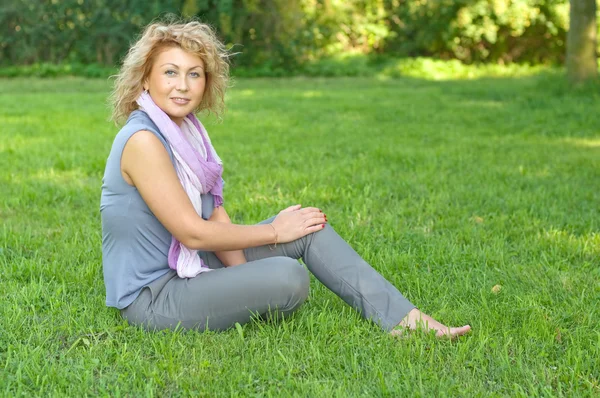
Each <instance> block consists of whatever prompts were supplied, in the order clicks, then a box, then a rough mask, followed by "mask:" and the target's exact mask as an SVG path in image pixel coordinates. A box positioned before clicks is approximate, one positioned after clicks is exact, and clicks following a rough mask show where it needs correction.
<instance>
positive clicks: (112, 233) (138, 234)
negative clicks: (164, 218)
mask: <svg viewBox="0 0 600 398" xmlns="http://www.w3.org/2000/svg"><path fill="white" fill-rule="evenodd" d="M140 130H147V131H150V132H152V133H154V135H156V137H158V139H159V140H160V141H161V142H162V143H163V145H164V146H165V148H166V150H167V152H168V153H169V156H170V157H171V161H172V162H173V161H174V158H173V152H172V151H171V148H170V146H169V145H168V144H167V141H166V139H165V137H164V136H163V135H162V134H161V133H160V131H159V130H158V128H157V127H156V125H155V124H154V123H153V122H152V120H150V118H149V117H148V115H147V114H146V113H144V112H142V111H139V110H136V111H133V112H132V113H131V115H130V116H129V119H128V120H127V123H126V124H125V126H123V128H122V129H121V131H119V133H118V134H117V136H116V137H115V140H114V142H113V145H112V149H111V150H110V154H109V156H108V159H107V161H106V169H105V171H104V178H103V179H102V196H101V199H100V215H101V218H102V268H103V271H104V284H105V286H106V305H107V306H109V307H116V308H118V309H123V308H125V307H127V306H128V305H129V304H131V303H132V302H133V301H134V300H135V299H136V298H137V296H138V295H139V293H140V291H141V290H142V288H143V287H144V286H146V285H148V284H150V283H152V282H153V281H155V280H156V279H158V278H160V277H161V276H163V275H164V274H165V273H166V272H167V271H168V270H169V265H168V262H167V255H168V253H169V247H170V245H171V237H172V236H171V233H169V231H167V230H166V229H165V227H163V225H162V224H161V223H160V222H159V221H158V219H157V218H156V217H155V216H154V214H152V211H150V209H149V208H148V206H147V205H146V202H144V200H143V199H142V197H141V196H140V194H139V192H138V190H137V188H135V187H133V186H131V185H129V184H127V182H126V181H125V180H124V179H123V176H122V175H121V155H122V153H123V148H124V147H125V144H126V143H127V141H128V140H129V138H131V136H132V135H133V134H135V133H136V132H138V131H140ZM213 207H214V200H213V196H212V195H211V194H206V195H202V218H204V219H208V218H209V217H210V215H211V214H212V210H213Z"/></svg>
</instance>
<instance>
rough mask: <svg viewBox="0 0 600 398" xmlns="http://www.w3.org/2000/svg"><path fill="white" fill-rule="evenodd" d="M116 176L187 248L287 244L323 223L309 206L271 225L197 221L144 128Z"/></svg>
mask: <svg viewBox="0 0 600 398" xmlns="http://www.w3.org/2000/svg"><path fill="white" fill-rule="evenodd" d="M121 174H122V175H123V178H124V179H125V181H127V182H128V183H129V184H130V185H133V186H135V187H136V188H137V189H138V191H139V193H140V195H141V196H142V198H143V199H144V201H145V202H146V204H147V205H148V207H149V208H150V210H151V211H152V213H153V214H154V215H155V216H156V218H158V220H159V221H160V222H161V223H162V225H164V227H165V228H166V229H167V230H168V231H169V232H170V233H171V234H173V236H174V237H175V238H176V239H177V240H178V241H180V242H181V243H183V244H184V245H185V246H186V247H188V248H190V249H196V250H207V251H214V252H218V251H231V250H240V249H246V248H248V247H256V246H262V245H266V244H273V243H275V242H282V243H283V242H290V241H292V240H294V239H298V238H301V237H302V236H305V235H308V234H309V233H312V232H316V231H319V230H320V229H322V227H323V225H324V223H325V217H324V215H323V214H322V213H320V210H319V209H316V208H313V207H309V208H303V209H300V208H299V207H295V208H293V209H292V210H288V211H286V212H285V213H284V212H281V213H280V214H279V215H278V216H277V218H276V219H275V220H274V221H273V223H272V224H271V225H269V224H263V225H236V224H231V223H223V222H215V221H207V220H204V219H202V217H200V216H199V215H198V214H197V213H196V210H195V209H194V206H193V205H192V203H191V202H190V199H189V198H188V195H187V193H186V192H185V191H184V189H183V187H182V185H181V183H180V181H179V178H178V177H177V173H176V172H175V168H174V167H173V164H172V163H171V159H170V157H169V154H168V153H167V150H166V149H165V147H164V146H163V144H162V143H161V142H160V140H159V139H158V138H157V137H156V136H155V135H154V134H152V133H151V132H149V131H144V130H142V131H138V132H137V133H135V134H133V135H132V136H131V138H130V139H129V140H128V141H127V143H126V144H125V148H124V149H123V154H122V156H121Z"/></svg>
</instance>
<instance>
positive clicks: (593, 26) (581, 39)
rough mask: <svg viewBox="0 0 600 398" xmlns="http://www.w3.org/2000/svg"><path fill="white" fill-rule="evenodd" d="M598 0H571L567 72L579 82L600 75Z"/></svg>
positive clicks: (574, 80)
mask: <svg viewBox="0 0 600 398" xmlns="http://www.w3.org/2000/svg"><path fill="white" fill-rule="evenodd" d="M596 19H597V17H596V0H571V11H570V27H569V34H568V39H567V73H568V75H569V78H570V79H571V81H573V82H575V83H579V82H582V81H585V80H588V79H591V78H596V77H597V76H598V55H597V54H596V50H597V48H596V40H597V29H598V28H597V20H596Z"/></svg>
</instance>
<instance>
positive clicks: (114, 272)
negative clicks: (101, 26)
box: [100, 22, 470, 337]
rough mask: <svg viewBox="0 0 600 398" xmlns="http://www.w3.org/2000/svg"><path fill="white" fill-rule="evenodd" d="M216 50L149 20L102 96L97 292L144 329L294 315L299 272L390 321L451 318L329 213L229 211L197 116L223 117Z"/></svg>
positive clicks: (191, 28)
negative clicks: (258, 216) (108, 101)
mask: <svg viewBox="0 0 600 398" xmlns="http://www.w3.org/2000/svg"><path fill="white" fill-rule="evenodd" d="M226 59H227V54H226V51H225V49H224V46H223V45H222V44H221V43H220V42H219V41H218V40H217V38H216V36H215V34H214V33H213V32H212V31H211V29H210V28H209V27H208V26H207V25H204V24H201V23H199V22H189V23H154V24H152V25H150V26H148V27H147V28H146V30H145V31H144V33H143V35H142V37H141V38H140V39H139V40H138V41H137V42H136V43H135V44H134V45H133V46H132V47H131V49H130V51H129V53H128V55H127V57H126V58H125V60H124V63H123V66H122V68H121V70H120V73H119V75H118V76H117V80H116V83H115V88H114V92H113V94H112V104H113V108H114V109H113V118H114V120H116V121H120V120H123V119H125V118H126V117H128V119H127V122H126V123H125V125H124V127H123V128H122V129H121V131H120V132H119V133H118V134H117V136H116V138H115V141H114V143H113V146H112V149H111V152H110V155H109V157H108V160H107V165H106V170H105V174H104V179H103V185H102V199H101V207H100V209H101V215H102V238H103V239H102V249H103V269H104V280H105V285H106V292H107V299H106V304H107V305H108V306H111V307H116V308H118V309H120V310H121V314H122V316H123V317H124V318H125V319H127V320H128V321H129V322H130V323H132V324H138V325H142V326H144V327H146V328H149V329H164V328H176V327H183V328H194V329H198V330H205V329H211V330H223V329H227V328H229V327H231V326H233V325H234V324H235V323H236V322H239V323H242V324H243V323H245V322H248V321H249V320H250V319H251V317H252V316H253V315H255V314H256V315H259V316H262V317H273V316H281V315H288V314H291V313H293V312H294V311H295V310H296V309H297V308H298V307H299V306H300V305H301V304H302V303H303V302H304V301H305V299H306V298H307V295H308V287H309V277H308V274H307V271H306V269H305V268H304V266H302V265H301V264H300V263H299V262H298V261H297V259H299V258H302V259H303V261H304V263H305V264H306V265H307V267H308V269H309V270H310V271H311V272H312V273H313V274H314V275H315V276H316V277H317V279H319V280H320V281H321V282H322V283H323V284H325V286H327V287H328V288H329V289H331V290H332V291H333V292H335V293H336V294H337V295H338V296H340V297H341V298H342V299H343V300H344V301H345V302H346V303H348V304H349V305H351V306H352V307H353V308H355V309H356V310H358V311H359V312H360V314H361V315H362V316H363V317H364V318H366V319H370V320H372V321H373V322H375V323H377V324H378V325H379V326H381V328H382V329H384V330H385V331H387V332H391V333H392V334H401V333H402V332H403V331H404V330H405V329H417V328H423V329H426V330H434V331H435V332H436V334H437V335H438V336H448V337H454V336H458V335H462V334H464V333H466V332H468V331H469V330H470V327H469V326H468V325H467V326H463V327H459V328H448V327H446V326H444V325H442V324H440V323H439V322H437V321H435V320H434V319H432V318H431V317H429V316H427V315H425V314H423V313H421V312H420V311H419V310H418V309H416V308H415V306H414V305H412V304H411V303H410V302H409V301H408V300H406V299H405V298H404V297H403V296H402V295H401V294H400V292H398V290H397V289H396V288H395V287H393V286H392V285H391V284H390V283H389V282H388V281H386V280H385V279H384V278H383V277H382V276H381V275H379V274H378V273H377V272H376V271H375V270H374V269H373V268H371V266H369V265H368V264H367V263H366V262H365V261H364V260H362V259H361V258H360V256H359V255H358V254H357V253H356V252H355V251H354V250H353V249H352V248H351V247H350V246H348V245H347V244H346V242H344V240H343V239H342V238H340V237H339V236H338V235H337V234H336V232H335V231H334V230H333V229H332V228H331V227H330V226H329V225H327V216H326V215H325V214H324V213H323V212H322V211H321V210H320V209H318V208H315V207H304V208H303V207H301V206H300V205H295V206H291V207H288V208H287V209H285V210H282V211H281V212H280V213H279V214H278V215H277V216H275V217H273V218H271V219H269V220H266V221H264V222H262V223H261V224H259V225H252V226H245V225H235V224H232V223H231V220H230V219H229V216H228V214H227V212H226V210H225V207H224V206H223V191H222V189H223V180H222V178H221V175H222V165H221V160H220V159H219V157H218V155H217V153H216V152H215V150H214V148H213V147H212V144H211V142H210V139H209V138H208V135H207V134H206V131H205V130H204V128H203V126H202V124H201V123H200V122H199V121H198V120H197V119H196V117H195V116H194V114H195V113H196V112H198V111H201V110H206V111H209V112H211V111H212V112H214V113H215V114H217V115H220V113H221V111H222V109H223V105H224V103H223V98H224V92H225V88H226V86H227V80H228V72H229V68H228V64H227V61H226Z"/></svg>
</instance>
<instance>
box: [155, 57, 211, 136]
mask: <svg viewBox="0 0 600 398" xmlns="http://www.w3.org/2000/svg"><path fill="white" fill-rule="evenodd" d="M205 85H206V75H205V73H204V62H202V59H201V58H200V57H198V56H197V55H194V54H191V53H189V52H186V51H184V50H182V49H181V48H179V47H170V48H167V49H165V50H162V51H161V52H160V53H159V54H158V55H157V56H156V58H155V59H154V63H153V64H152V69H151V70H150V75H149V76H148V78H147V79H146V81H144V89H145V90H148V93H149V94H150V97H152V100H153V101H154V103H155V104H156V105H157V106H158V107H159V108H160V109H162V110H163V111H164V112H165V113H166V114H167V115H169V117H170V118H171V120H173V121H174V122H175V123H177V125H179V126H181V122H182V121H183V118H185V117H186V116H187V115H188V114H189V113H190V112H193V111H194V109H196V108H197V107H198V105H200V101H202V96H203V95H204V87H205Z"/></svg>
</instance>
